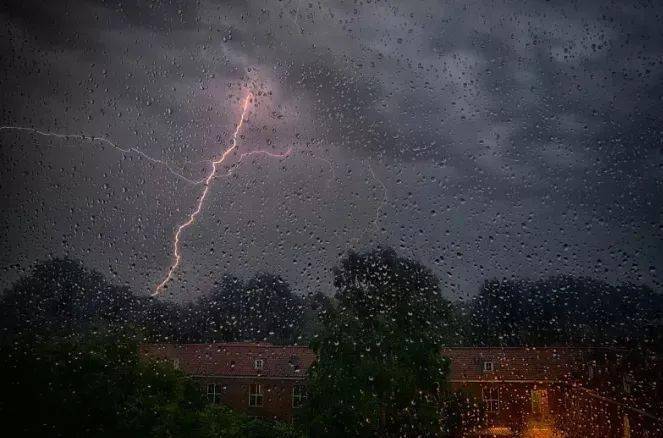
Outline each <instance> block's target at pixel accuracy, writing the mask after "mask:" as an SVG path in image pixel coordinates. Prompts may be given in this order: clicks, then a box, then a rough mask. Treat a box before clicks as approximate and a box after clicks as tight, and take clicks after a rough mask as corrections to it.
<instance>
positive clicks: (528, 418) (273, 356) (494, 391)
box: [141, 343, 663, 438]
mask: <svg viewBox="0 0 663 438" xmlns="http://www.w3.org/2000/svg"><path fill="white" fill-rule="evenodd" d="M141 353H142V354H143V355H144V356H147V357H150V358H153V359H157V360H167V361H169V362H171V363H172V365H173V366H174V367H175V368H178V369H180V370H182V371H183V372H184V373H186V374H188V375H190V376H192V377H193V378H194V379H195V380H196V381H197V382H198V384H199V385H200V387H201V390H202V391H203V392H204V393H205V394H207V397H208V400H209V401H210V403H223V404H225V405H227V406H229V407H230V408H232V409H234V410H237V411H240V412H245V413H247V414H249V415H252V416H256V417H262V418H268V419H275V420H281V421H287V422H291V421H293V418H294V416H295V415H296V412H297V409H298V408H299V407H300V406H301V405H302V403H303V402H304V399H305V396H306V391H305V384H306V375H307V371H308V369H309V367H310V366H311V365H312V364H313V363H314V362H315V359H316V357H315V353H314V352H313V351H312V350H310V349H308V348H306V347H300V346H275V345H271V344H266V343H218V344H183V345H176V344H145V345H142V346H141ZM441 354H442V355H443V356H445V357H448V358H449V359H450V375H449V381H450V385H451V389H452V390H454V391H462V392H464V393H465V394H466V395H467V397H468V399H470V400H473V401H477V402H478V403H477V405H478V409H476V410H471V411H468V412H467V413H466V415H465V416H464V418H463V422H464V430H465V431H466V436H523V437H541V438H543V437H550V438H553V437H562V436H563V437H568V438H572V437H578V438H580V437H621V438H628V437H644V438H646V437H658V436H663V422H661V420H660V418H661V415H662V414H663V412H662V409H661V400H662V399H663V397H662V390H663V388H662V387H661V382H663V366H661V365H662V362H661V361H660V360H658V359H657V358H655V357H648V358H644V359H643V358H642V357H633V355H632V354H631V353H630V352H629V351H628V350H620V349H607V348H524V347H485V348H480V347H458V348H444V349H442V351H441Z"/></svg>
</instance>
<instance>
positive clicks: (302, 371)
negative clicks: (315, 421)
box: [141, 343, 315, 422]
mask: <svg viewBox="0 0 663 438" xmlns="http://www.w3.org/2000/svg"><path fill="white" fill-rule="evenodd" d="M141 354H142V355H144V356H147V357H150V358H153V359H157V360H168V361H170V362H171V363H172V364H173V366H174V367H175V368H177V369H180V370H182V371H183V372H184V373H185V374H187V375H190V376H191V377H193V378H194V379H195V381H196V382H197V383H198V384H199V385H200V387H201V390H202V391H203V392H204V393H205V394H206V395H207V398H208V400H209V401H210V403H223V404H224V405H226V406H228V407H230V408H232V409H234V410H236V411H239V412H245V413H247V414H248V415H251V416H256V417H261V418H269V419H275V420H281V421H287V422H291V421H292V420H293V415H294V414H295V412H296V411H297V409H298V408H299V407H300V406H301V405H302V403H303V401H304V397H305V394H306V392H305V387H304V380H305V378H306V372H307V370H308V368H309V367H310V366H311V364H312V363H313V361H314V360H315V354H314V353H313V351H312V350H310V349H308V348H306V347H297V346H276V345H271V344H263V343H223V344H182V345H176V344H144V345H142V346H141Z"/></svg>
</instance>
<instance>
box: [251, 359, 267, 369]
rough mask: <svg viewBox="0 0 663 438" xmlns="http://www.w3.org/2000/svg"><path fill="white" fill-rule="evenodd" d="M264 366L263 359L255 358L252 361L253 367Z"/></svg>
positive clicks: (260, 367)
mask: <svg viewBox="0 0 663 438" xmlns="http://www.w3.org/2000/svg"><path fill="white" fill-rule="evenodd" d="M264 366H265V361H264V360H263V359H256V360H254V361H253V368H255V369H257V370H261V369H263V367H264Z"/></svg>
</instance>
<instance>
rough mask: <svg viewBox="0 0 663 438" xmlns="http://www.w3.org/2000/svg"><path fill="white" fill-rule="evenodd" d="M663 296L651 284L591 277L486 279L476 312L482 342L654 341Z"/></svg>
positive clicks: (474, 324)
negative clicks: (610, 281)
mask: <svg viewBox="0 0 663 438" xmlns="http://www.w3.org/2000/svg"><path fill="white" fill-rule="evenodd" d="M662 316H663V296H662V295H660V294H656V293H654V292H653V291H652V290H651V289H650V288H648V287H646V286H636V285H633V284H622V285H617V286H613V285H609V284H607V283H604V282H601V281H598V280H593V279H590V278H578V277H570V276H558V277H551V278H548V279H544V280H539V281H528V280H507V281H500V280H491V281H487V282H486V283H484V285H483V287H482V288H481V291H480V293H479V295H478V297H477V298H476V300H475V302H474V305H473V307H472V312H471V328H470V331H471V332H472V335H471V336H472V340H473V341H474V343H476V344H478V345H507V346H517V345H532V346H543V345H583V346H587V345H604V346H610V345H620V346H624V345H625V343H626V344H640V345H642V344H645V345H647V344H650V345H651V346H652V347H653V346H654V342H655V339H654V337H653V336H652V332H656V330H655V329H654V327H656V326H657V325H658V326H659V327H660V325H659V324H660V322H661V317H662Z"/></svg>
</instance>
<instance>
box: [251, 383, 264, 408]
mask: <svg viewBox="0 0 663 438" xmlns="http://www.w3.org/2000/svg"><path fill="white" fill-rule="evenodd" d="M249 406H251V407H254V408H256V407H260V406H262V385H260V384H258V383H252V384H250V385H249Z"/></svg>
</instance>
